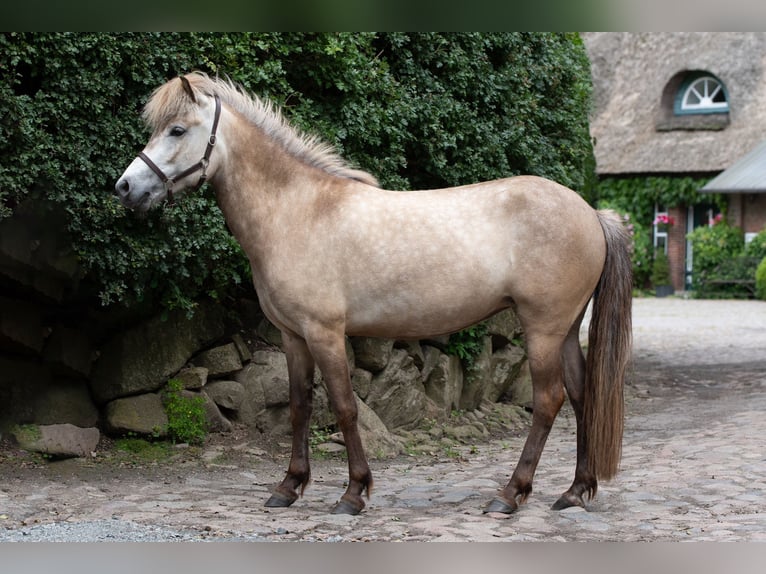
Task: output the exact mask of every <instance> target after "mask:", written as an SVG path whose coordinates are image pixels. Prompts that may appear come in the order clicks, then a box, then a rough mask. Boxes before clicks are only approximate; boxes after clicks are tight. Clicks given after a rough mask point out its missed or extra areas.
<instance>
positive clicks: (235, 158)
mask: <svg viewBox="0 0 766 574" xmlns="http://www.w3.org/2000/svg"><path fill="white" fill-rule="evenodd" d="M228 131H229V133H228V134H227V138H226V141H227V152H226V153H227V157H226V158H225V162H224V165H223V166H222V169H220V170H219V173H217V174H216V176H215V177H214V178H213V179H212V180H211V183H212V184H213V187H214V188H215V191H216V196H217V199H218V204H219V207H220V208H221V211H222V212H223V214H224V218H225V219H226V222H227V224H228V226H229V228H230V229H231V231H232V232H233V233H234V236H235V237H236V239H237V241H239V243H240V244H241V245H242V248H243V249H244V250H245V252H246V253H247V255H248V256H249V257H250V259H251V262H253V261H254V258H255V259H262V258H263V255H264V250H267V249H269V248H270V246H273V245H274V244H275V242H276V241H277V240H278V236H279V235H280V234H281V235H284V234H285V233H287V232H288V229H286V227H287V226H289V225H290V224H291V222H293V221H295V220H297V219H299V218H300V217H301V215H300V214H305V213H306V210H307V209H308V207H309V206H310V205H311V204H312V203H313V202H314V201H315V200H316V197H317V194H318V193H319V191H318V190H319V188H320V187H322V185H321V180H322V179H323V178H331V177H332V176H330V175H324V174H322V173H321V172H319V171H318V170H316V169H314V168H311V167H309V166H306V165H304V164H303V163H301V162H300V161H299V160H297V159H296V158H294V157H292V156H291V155H290V154H288V153H287V152H286V151H284V150H283V149H282V148H281V147H280V146H278V145H277V144H275V143H274V142H272V141H271V140H269V139H268V138H267V136H265V135H264V134H263V132H262V131H261V130H259V129H258V128H254V127H250V126H247V127H245V128H241V127H237V126H234V128H230V129H229V130H228Z"/></svg>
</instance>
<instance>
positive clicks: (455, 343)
mask: <svg viewBox="0 0 766 574" xmlns="http://www.w3.org/2000/svg"><path fill="white" fill-rule="evenodd" d="M486 335H487V325H486V324H485V323H478V324H477V325H474V326H472V327H468V328H467V329H463V330H462V331H458V332H457V333H453V334H452V335H450V337H449V342H448V343H447V348H446V349H445V351H446V353H447V354H448V355H455V356H456V357H457V358H458V359H460V361H461V362H462V363H463V365H465V367H466V368H467V369H469V370H470V369H471V368H472V367H473V365H474V363H475V362H476V359H477V358H478V356H479V355H480V354H481V351H482V349H484V337H485V336H486Z"/></svg>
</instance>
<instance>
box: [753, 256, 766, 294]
mask: <svg viewBox="0 0 766 574" xmlns="http://www.w3.org/2000/svg"><path fill="white" fill-rule="evenodd" d="M755 296H756V297H758V298H759V299H761V300H763V301H766V257H764V258H763V259H761V262H760V263H759V264H758V268H757V269H756V270H755Z"/></svg>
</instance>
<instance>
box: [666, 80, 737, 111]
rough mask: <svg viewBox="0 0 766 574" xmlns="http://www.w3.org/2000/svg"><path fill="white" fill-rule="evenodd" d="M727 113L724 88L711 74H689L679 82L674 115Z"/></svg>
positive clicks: (727, 98)
mask: <svg viewBox="0 0 766 574" xmlns="http://www.w3.org/2000/svg"><path fill="white" fill-rule="evenodd" d="M728 111H729V97H728V94H727V93H726V86H724V84H723V82H721V80H719V79H718V78H716V77H715V76H713V75H712V74H707V73H693V74H689V75H688V76H687V77H686V78H684V81H683V82H681V86H680V88H679V90H678V92H677V95H676V100H675V105H674V112H675V113H676V114H679V115H681V114H717V113H726V112H728Z"/></svg>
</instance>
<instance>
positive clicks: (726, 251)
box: [688, 221, 744, 294]
mask: <svg viewBox="0 0 766 574" xmlns="http://www.w3.org/2000/svg"><path fill="white" fill-rule="evenodd" d="M688 238H689V240H691V243H692V252H693V254H694V276H693V280H692V286H693V288H694V289H695V290H697V291H699V292H700V293H701V294H705V293H706V292H707V291H709V289H708V288H707V287H708V286H707V285H706V282H707V281H710V280H712V279H716V278H719V277H717V276H716V269H717V267H718V266H719V265H721V264H722V263H724V262H726V261H729V260H732V259H734V258H735V257H739V256H741V255H742V253H743V251H744V238H743V235H742V230H741V229H740V228H738V227H733V226H730V225H729V224H728V223H726V222H725V221H722V222H720V223H718V224H716V225H713V226H712V227H707V226H703V227H698V228H697V229H695V230H694V231H692V232H691V233H689V235H688Z"/></svg>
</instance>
